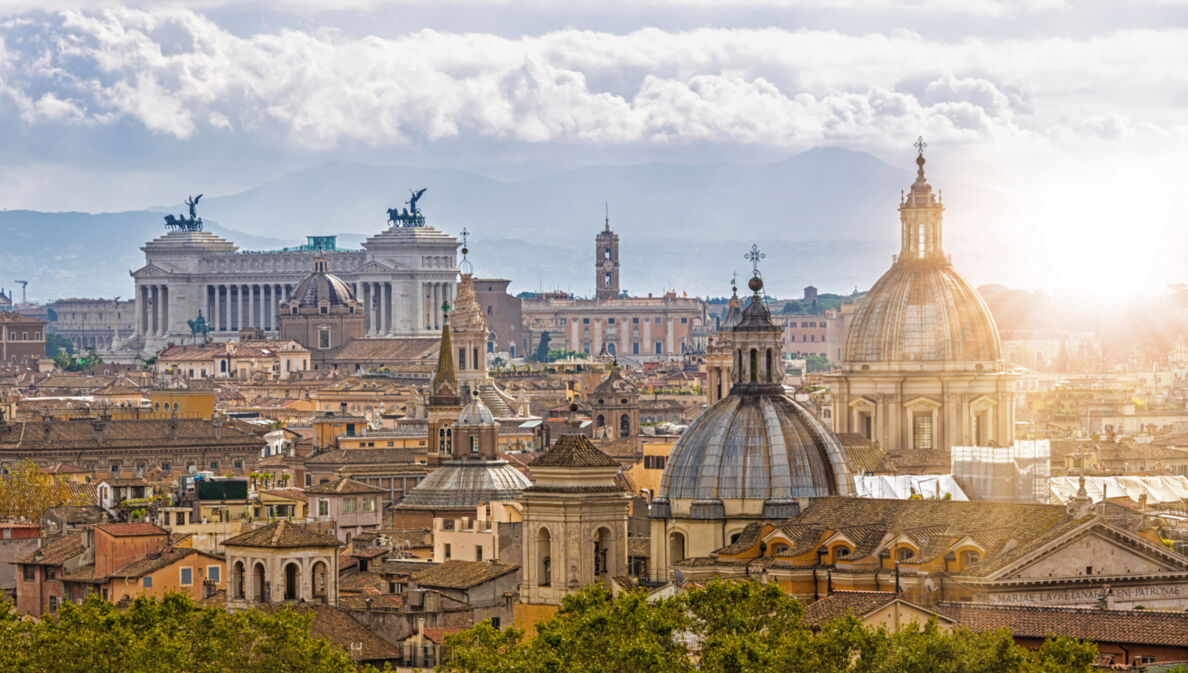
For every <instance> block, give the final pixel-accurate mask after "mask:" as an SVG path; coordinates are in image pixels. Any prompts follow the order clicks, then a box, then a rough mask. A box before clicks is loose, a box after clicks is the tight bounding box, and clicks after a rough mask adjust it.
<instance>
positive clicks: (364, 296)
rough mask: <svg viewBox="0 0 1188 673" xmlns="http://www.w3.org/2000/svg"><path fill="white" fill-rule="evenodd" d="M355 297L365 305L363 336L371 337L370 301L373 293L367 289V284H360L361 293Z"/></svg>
mask: <svg viewBox="0 0 1188 673" xmlns="http://www.w3.org/2000/svg"><path fill="white" fill-rule="evenodd" d="M355 296H356V297H358V298H359V303H360V304H362V305H363V334H364V335H366V336H371V303H370V302H369V301H368V297H370V296H371V292H370V291H369V290H368V288H367V283H359V292H358V293H357V294H356V295H355Z"/></svg>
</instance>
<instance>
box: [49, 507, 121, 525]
mask: <svg viewBox="0 0 1188 673" xmlns="http://www.w3.org/2000/svg"><path fill="white" fill-rule="evenodd" d="M45 514H49V515H52V516H53V517H54V518H56V519H58V520H59V521H61V522H62V523H68V524H80V523H100V522H102V521H104V520H106V519H107V516H106V515H105V514H104V513H103V510H102V509H99V508H98V507H95V506H93V505H78V506H67V505H64V506H62V507H50V508H49V509H47V510H45ZM45 514H43V515H42V516H45Z"/></svg>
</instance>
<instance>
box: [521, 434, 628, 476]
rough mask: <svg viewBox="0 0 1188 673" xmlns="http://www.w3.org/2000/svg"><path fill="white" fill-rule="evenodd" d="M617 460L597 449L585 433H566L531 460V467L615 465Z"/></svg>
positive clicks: (617, 463) (617, 462)
mask: <svg viewBox="0 0 1188 673" xmlns="http://www.w3.org/2000/svg"><path fill="white" fill-rule="evenodd" d="M618 465H619V461H617V460H615V459H614V458H611V457H610V456H608V455H606V454H605V453H603V452H602V451H599V450H598V449H597V448H596V447H595V446H594V444H592V443H591V442H590V440H589V439H587V438H586V436H585V435H579V434H576V433H574V434H569V433H566V434H564V435H561V436H560V437H558V438H557V441H556V442H553V446H552V448H550V449H549V450H548V451H546V452H545V453H544V454H543V455H540V456H537V457H536V459H535V460H533V461H532V467H533V468H534V469H535V468H537V467H617V466H618Z"/></svg>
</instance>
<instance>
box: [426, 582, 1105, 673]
mask: <svg viewBox="0 0 1188 673" xmlns="http://www.w3.org/2000/svg"><path fill="white" fill-rule="evenodd" d="M803 613H804V608H803V606H802V605H801V604H800V603H799V602H798V601H797V600H796V599H794V598H792V597H790V596H788V595H787V594H785V593H784V592H783V591H782V590H780V588H779V587H778V586H776V585H774V584H767V585H760V584H758V583H754V582H724V581H716V582H711V583H709V584H708V585H707V586H705V587H704V588H698V589H693V590H691V591H688V592H685V593H684V594H681V595H680V596H677V597H674V598H667V599H660V600H655V601H649V600H648V596H647V594H646V593H645V592H642V591H636V592H626V593H623V594H620V596H619V597H618V598H614V597H612V596H611V593H610V592H609V591H607V590H606V589H605V588H603V587H602V586H600V585H599V586H593V587H590V588H587V589H584V590H582V591H579V592H576V593H574V594H571V595H569V596H566V598H565V601H564V605H563V606H562V607H561V609H560V610H559V611H558V612H557V614H556V615H554V616H553V617H552V618H551V619H548V620H545V621H543V622H541V623H539V624H537V626H536V631H537V633H536V636H535V637H533V638H531V639H526V638H525V634H524V632H523V631H521V630H517V629H503V630H498V629H495V628H493V627H492V626H491V625H490V623H489V622H484V623H483V624H480V625H478V626H476V627H474V628H472V629H468V630H466V631H462V632H460V633H458V634H455V635H453V636H450V637H449V638H448V639H447V644H448V645H449V646H450V648H451V651H450V657H451V658H450V659H449V661H448V662H447V663H445V664H444V665H443V666H441V667H440V668H439V670H441V671H445V672H447V673H560V672H562V671H566V672H569V671H573V672H575V673H617V672H620V671H622V672H626V673H632V672H635V671H638V672H640V673H643V672H645V671H648V672H652V671H656V672H658V673H686V672H688V673H692V672H693V671H708V672H712V673H744V672H745V673H817V672H819V671H839V672H842V673H934V672H936V673H950V672H951V673H1088V671H1089V670H1090V666H1091V664H1092V662H1093V659H1094V656H1095V655H1096V652H1097V648H1096V646H1094V645H1093V644H1091V643H1083V642H1080V641H1077V640H1073V639H1070V638H1059V639H1055V640H1050V641H1048V642H1047V643H1045V644H1044V645H1043V647H1041V648H1040V649H1038V650H1036V651H1029V650H1026V649H1024V648H1022V647H1020V646H1018V645H1016V644H1015V642H1014V640H1013V639H1012V638H1011V636H1010V634H1009V633H1008V632H1007V631H1005V630H1002V631H991V632H984V633H974V632H970V631H967V630H964V629H952V630H945V629H942V628H941V627H940V625H939V624H938V622H937V621H936V620H931V621H929V622H927V623H926V624H922V625H917V624H909V625H907V626H905V627H903V628H901V629H899V630H898V631H894V632H892V631H888V630H886V629H882V628H878V629H876V628H871V627H868V626H865V625H863V624H862V623H861V622H860V621H859V620H858V619H857V618H855V617H853V616H846V617H843V618H841V619H838V620H836V621H834V622H832V623H829V624H826V625H824V626H823V627H822V628H821V629H820V632H819V633H814V632H813V630H812V629H810V628H809V626H808V625H807V624H805V623H804V621H803V620H802V616H803Z"/></svg>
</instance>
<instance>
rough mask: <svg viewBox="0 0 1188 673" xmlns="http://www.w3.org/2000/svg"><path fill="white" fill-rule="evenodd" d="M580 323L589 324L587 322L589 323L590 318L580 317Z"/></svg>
mask: <svg viewBox="0 0 1188 673" xmlns="http://www.w3.org/2000/svg"><path fill="white" fill-rule="evenodd" d="M582 324H583V325H589V324H590V319H589V318H582Z"/></svg>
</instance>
